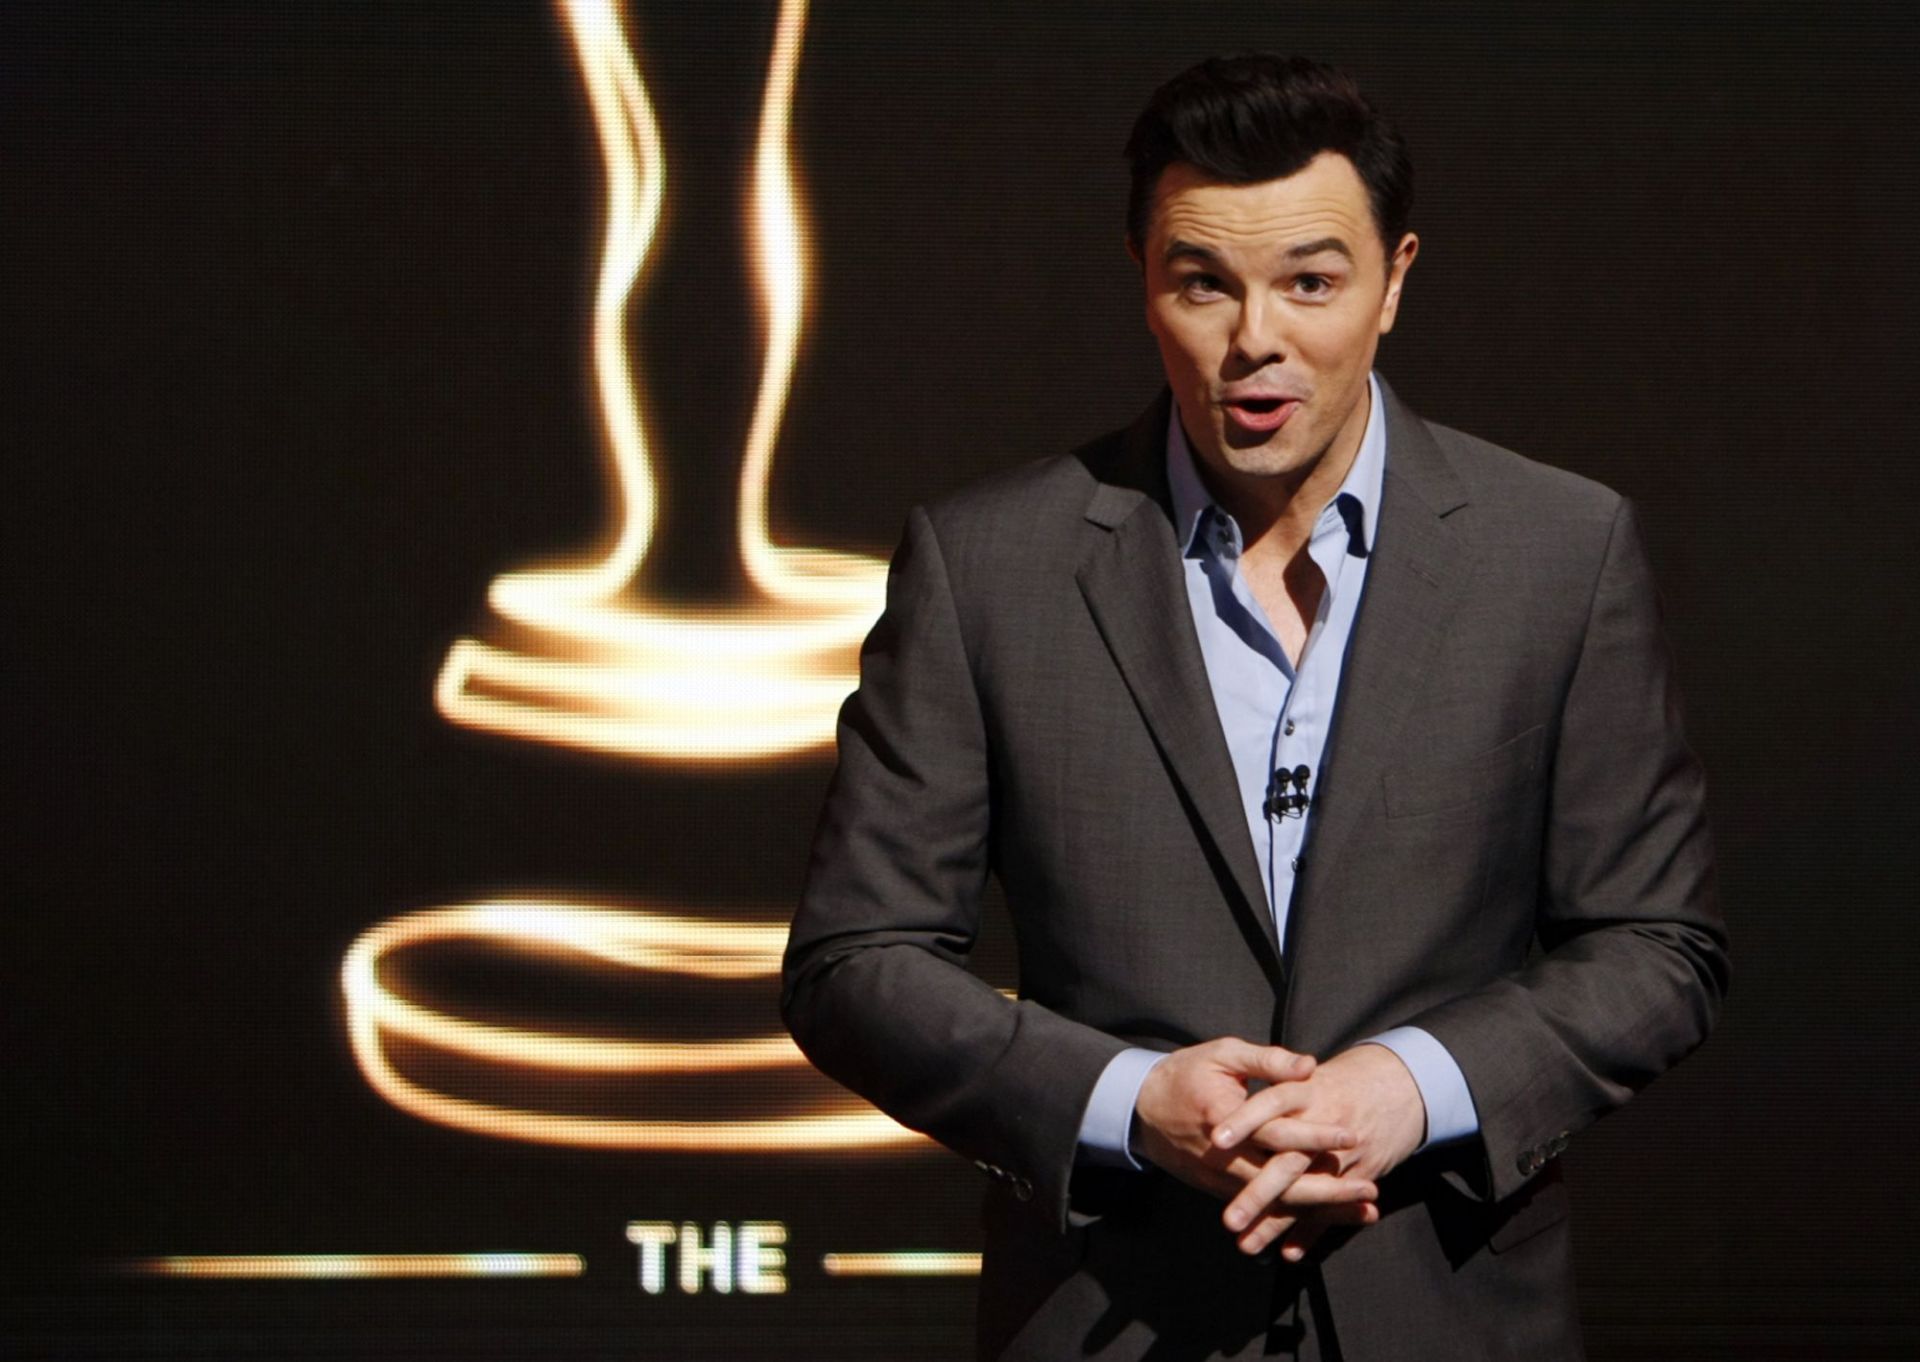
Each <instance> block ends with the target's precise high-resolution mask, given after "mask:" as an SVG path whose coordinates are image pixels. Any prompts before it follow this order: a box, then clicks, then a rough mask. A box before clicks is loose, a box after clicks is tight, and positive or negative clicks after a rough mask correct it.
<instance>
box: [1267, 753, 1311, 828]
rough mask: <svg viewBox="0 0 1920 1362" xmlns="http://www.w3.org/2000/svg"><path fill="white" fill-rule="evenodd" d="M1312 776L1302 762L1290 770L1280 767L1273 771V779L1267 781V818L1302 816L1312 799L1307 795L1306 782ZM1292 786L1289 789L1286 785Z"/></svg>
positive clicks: (1304, 814)
mask: <svg viewBox="0 0 1920 1362" xmlns="http://www.w3.org/2000/svg"><path fill="white" fill-rule="evenodd" d="M1312 778H1313V772H1312V771H1310V770H1308V769H1307V767H1306V765H1305V764H1304V763H1303V764H1301V765H1299V766H1296V767H1294V768H1293V769H1292V770H1291V771H1289V770H1287V769H1286V768H1285V767H1282V768H1281V769H1280V770H1278V771H1275V772H1274V773H1273V779H1271V780H1269V781H1268V782H1267V803H1266V811H1267V817H1269V818H1304V817H1305V816H1306V813H1307V805H1309V804H1311V803H1312V802H1313V801H1312V800H1311V799H1309V798H1308V797H1307V782H1308V781H1309V780H1310V779H1312ZM1289 785H1291V786H1292V787H1293V788H1292V789H1291V790H1289V789H1288V788H1287V787H1288V786H1289Z"/></svg>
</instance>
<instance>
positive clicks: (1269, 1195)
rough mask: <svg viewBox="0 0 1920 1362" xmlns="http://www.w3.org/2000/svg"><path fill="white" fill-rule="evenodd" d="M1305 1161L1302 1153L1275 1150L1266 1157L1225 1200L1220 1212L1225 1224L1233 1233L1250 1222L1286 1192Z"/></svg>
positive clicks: (1303, 1166)
mask: <svg viewBox="0 0 1920 1362" xmlns="http://www.w3.org/2000/svg"><path fill="white" fill-rule="evenodd" d="M1308 1161H1309V1160H1308V1156H1307V1155H1305V1154H1275V1155H1274V1156H1273V1157H1272V1158H1270V1159H1268V1160H1267V1162H1266V1166H1265V1167H1263V1168H1262V1169H1261V1170H1260V1171H1259V1172H1258V1173H1256V1174H1254V1175H1253V1177H1252V1178H1251V1179H1250V1180H1249V1181H1248V1182H1247V1184H1246V1186H1244V1187H1242V1188H1241V1189H1240V1191H1239V1194H1238V1195H1237V1196H1235V1197H1234V1199H1233V1200H1232V1201H1230V1202H1228V1203H1227V1209H1226V1210H1225V1211H1224V1212H1222V1213H1221V1220H1222V1221H1224V1222H1225V1224H1226V1227H1227V1228H1228V1229H1230V1230H1232V1231H1234V1232H1235V1233H1236V1234H1237V1233H1239V1232H1240V1231H1241V1230H1244V1229H1246V1228H1247V1226H1249V1225H1251V1224H1253V1222H1254V1220H1255V1218H1256V1217H1257V1216H1259V1214H1260V1213H1261V1212H1262V1211H1264V1210H1266V1209H1267V1207H1268V1206H1270V1205H1272V1204H1273V1203H1274V1202H1275V1201H1277V1200H1279V1199H1280V1198H1281V1197H1282V1196H1284V1195H1286V1191H1287V1189H1288V1188H1289V1187H1291V1186H1293V1184H1294V1180H1295V1179H1297V1178H1298V1177H1299V1176H1300V1175H1301V1174H1302V1173H1304V1172H1305V1171H1306V1170H1307V1164H1308Z"/></svg>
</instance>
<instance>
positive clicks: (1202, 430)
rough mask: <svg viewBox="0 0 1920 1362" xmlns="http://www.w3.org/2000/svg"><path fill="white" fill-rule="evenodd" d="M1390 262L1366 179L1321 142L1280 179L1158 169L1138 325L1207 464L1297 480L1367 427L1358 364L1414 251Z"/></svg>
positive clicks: (1413, 246) (1355, 444)
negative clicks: (1155, 347) (1232, 179)
mask: <svg viewBox="0 0 1920 1362" xmlns="http://www.w3.org/2000/svg"><path fill="white" fill-rule="evenodd" d="M1418 247H1419V243H1418V241H1417V239H1416V238H1415V237H1414V236H1413V235H1412V234H1411V233H1409V234H1408V235H1407V236H1406V237H1404V238H1403V239H1402V240H1401V241H1400V242H1399V243H1398V248H1397V249H1396V250H1395V252H1394V256H1393V262H1392V266H1391V268H1389V266H1388V264H1387V261H1386V260H1385V258H1384V256H1385V252H1384V251H1383V249H1382V245H1381V241H1380V234H1379V231H1378V229H1377V228H1376V227H1375V226H1374V222H1373V214H1372V210H1371V208H1370V206H1369V204H1368V202H1367V191H1366V186H1365V185H1364V184H1363V183H1362V182H1361V179H1360V175H1359V172H1357V171H1356V170H1355V169H1354V168H1353V163H1352V162H1351V161H1349V160H1348V159H1347V158H1346V157H1344V156H1341V155H1338V154H1337V153H1333V152H1322V153H1321V154H1320V155H1318V156H1316V157H1314V159H1313V160H1311V161H1309V162H1308V163H1307V164H1306V165H1305V166H1303V167H1302V168H1301V169H1300V170H1298V171H1297V172H1295V173H1294V174H1292V175H1288V176H1286V177H1285V178H1283V179H1278V180H1265V181H1261V182H1259V183H1256V184H1224V183H1222V182H1220V181H1218V180H1213V179H1210V178H1208V177H1207V176H1206V175H1205V174H1203V173H1202V172H1201V171H1200V170H1198V169H1196V168H1195V167H1194V166H1192V165H1189V164H1187V163H1185V162H1176V163H1175V164H1173V165H1170V166H1168V167H1167V169H1166V170H1165V171H1164V172H1162V174H1161V176H1160V182H1159V184H1158V185H1157V186H1156V189H1155V194H1154V202H1153V214H1152V217H1151V219H1150V225H1149V227H1148V234H1147V240H1146V242H1145V243H1144V249H1143V250H1140V251H1139V252H1138V258H1139V259H1140V263H1141V265H1142V270H1143V273H1144V275H1145V280H1146V290H1147V326H1148V328H1149V329H1150V330H1151V331H1152V332H1153V335H1154V339H1156V340H1157V341H1159V343H1160V358H1161V361H1162V363H1164V364H1165V366H1166V370H1167V381H1168V382H1169V383H1170V384H1171V385H1172V387H1173V396H1174V400H1175V401H1176V402H1178V403H1179V406H1180V418H1181V424H1182V425H1183V426H1184V427H1185V429H1186V432H1187V437H1188V439H1189V440H1190V441H1191V442H1192V445H1193V449H1194V454H1195V457H1196V458H1198V459H1199V460H1200V461H1201V463H1202V465H1203V466H1204V467H1206V468H1209V469H1211V470H1213V471H1214V472H1215V473H1216V474H1219V475H1221V476H1224V477H1227V478H1229V479H1230V480H1234V481H1240V480H1242V479H1245V478H1255V479H1264V478H1271V477H1278V478H1281V479H1283V480H1284V481H1286V482H1288V483H1291V484H1292V485H1294V486H1298V485H1299V483H1300V482H1301V481H1303V480H1304V479H1305V477H1306V476H1307V475H1308V474H1309V473H1310V472H1311V471H1312V470H1313V468H1314V467H1315V466H1316V465H1317V464H1318V463H1319V461H1320V460H1321V459H1322V457H1323V456H1325V455H1326V454H1327V453H1328V452H1329V451H1330V450H1332V451H1334V453H1335V455H1336V463H1335V465H1334V466H1339V465H1341V464H1344V463H1345V461H1346V460H1347V459H1348V458H1350V457H1351V455H1352V453H1353V451H1354V450H1356V449H1358V448H1359V443H1360V436H1361V434H1362V433H1363V432H1364V431H1365V429H1366V419H1367V404H1366V391H1367V373H1368V371H1369V370H1370V369H1371V368H1372V367H1373V354H1374V350H1375V348H1376V347H1377V346H1378V344H1379V341H1380V337H1381V336H1382V335H1383V334H1385V333H1386V332H1387V331H1389V330H1391V329H1392V327H1393V318H1394V313H1395V311H1396V310H1397V309H1398V307H1399V303H1400V285H1401V281H1402V280H1403V279H1404V278H1405V277H1406V272H1407V267H1408V266H1409V265H1410V264H1412V262H1413V256H1414V252H1415V251H1416V250H1417V249H1418Z"/></svg>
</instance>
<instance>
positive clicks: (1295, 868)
mask: <svg viewBox="0 0 1920 1362" xmlns="http://www.w3.org/2000/svg"><path fill="white" fill-rule="evenodd" d="M1293 873H1294V874H1296V875H1298V874H1299V873H1300V858H1299V857H1298V856H1295V857H1294V858H1293Z"/></svg>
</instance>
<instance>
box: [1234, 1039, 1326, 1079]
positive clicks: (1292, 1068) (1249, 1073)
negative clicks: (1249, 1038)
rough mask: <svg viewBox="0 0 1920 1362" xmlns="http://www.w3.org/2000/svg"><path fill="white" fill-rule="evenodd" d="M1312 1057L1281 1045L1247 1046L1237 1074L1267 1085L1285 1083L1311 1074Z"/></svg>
mask: <svg viewBox="0 0 1920 1362" xmlns="http://www.w3.org/2000/svg"><path fill="white" fill-rule="evenodd" d="M1313 1065H1314V1059H1313V1056H1312V1055H1300V1054H1295V1053H1294V1052H1293V1051H1292V1050H1289V1049H1287V1048H1286V1047H1285V1046H1281V1045H1249V1046H1247V1053H1246V1056H1245V1058H1244V1061H1243V1063H1242V1064H1241V1066H1240V1070H1239V1072H1240V1073H1241V1074H1243V1075H1244V1076H1246V1077H1248V1078H1263V1079H1265V1080H1266V1081H1267V1082H1269V1083H1287V1082H1292V1081H1295V1080H1298V1079H1302V1078H1305V1077H1306V1076H1307V1075H1308V1074H1310V1073H1312V1072H1313Z"/></svg>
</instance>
